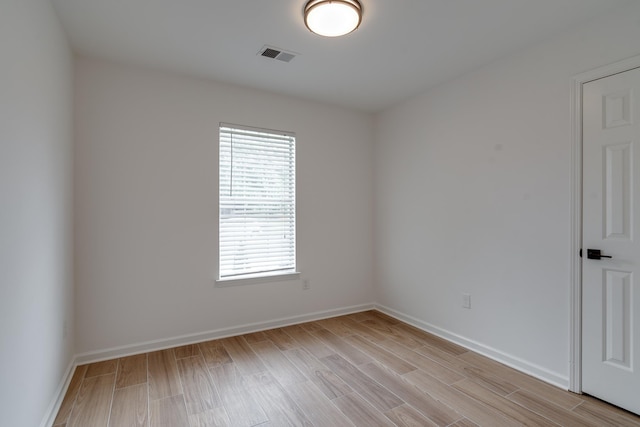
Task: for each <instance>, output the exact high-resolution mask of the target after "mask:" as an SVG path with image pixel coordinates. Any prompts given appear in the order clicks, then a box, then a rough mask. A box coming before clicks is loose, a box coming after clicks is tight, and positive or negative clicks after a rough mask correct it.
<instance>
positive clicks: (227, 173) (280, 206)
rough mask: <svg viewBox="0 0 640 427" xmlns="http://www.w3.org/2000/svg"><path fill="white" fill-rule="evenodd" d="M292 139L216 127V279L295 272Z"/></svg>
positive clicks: (246, 129)
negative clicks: (217, 185)
mask: <svg viewBox="0 0 640 427" xmlns="http://www.w3.org/2000/svg"><path fill="white" fill-rule="evenodd" d="M295 158H296V155H295V135H293V134H291V133H286V132H279V131H269V130H264V129H255V128H249V127H239V126H236V125H226V124H224V123H222V124H220V188H219V198H220V221H219V224H220V225H219V227H220V228H219V239H220V240H219V241H220V244H219V245H220V248H219V249H220V251H219V253H220V260H219V274H220V279H234V278H243V277H256V276H266V275H275V274H279V273H289V272H294V271H295V269H296V253H295V248H296V238H295V237H296V197H295V196H296V183H295V176H296V170H295V169H296V165H295Z"/></svg>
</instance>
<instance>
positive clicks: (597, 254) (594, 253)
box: [587, 249, 612, 259]
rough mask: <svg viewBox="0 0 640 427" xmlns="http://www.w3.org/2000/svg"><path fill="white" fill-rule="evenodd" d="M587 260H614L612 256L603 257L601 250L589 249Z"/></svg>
mask: <svg viewBox="0 0 640 427" xmlns="http://www.w3.org/2000/svg"><path fill="white" fill-rule="evenodd" d="M587 258H589V259H601V258H612V257H611V256H610V255H602V251H600V249H587Z"/></svg>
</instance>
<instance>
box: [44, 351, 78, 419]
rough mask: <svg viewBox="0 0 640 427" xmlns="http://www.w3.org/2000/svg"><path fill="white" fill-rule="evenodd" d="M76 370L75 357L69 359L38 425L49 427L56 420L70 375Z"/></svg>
mask: <svg viewBox="0 0 640 427" xmlns="http://www.w3.org/2000/svg"><path fill="white" fill-rule="evenodd" d="M75 370H76V363H75V358H72V359H71V362H69V366H67V370H66V371H65V373H64V375H63V376H62V379H61V380H60V384H59V385H58V388H57V389H56V393H55V395H54V398H53V400H52V401H51V403H50V404H49V407H48V408H47V411H46V412H45V415H44V417H43V418H42V422H41V423H40V427H51V426H52V425H53V422H54V421H55V420H56V415H58V411H59V410H60V406H62V400H63V399H64V395H65V394H66V393H67V389H68V388H69V383H70V382H71V377H72V376H73V372H74V371H75Z"/></svg>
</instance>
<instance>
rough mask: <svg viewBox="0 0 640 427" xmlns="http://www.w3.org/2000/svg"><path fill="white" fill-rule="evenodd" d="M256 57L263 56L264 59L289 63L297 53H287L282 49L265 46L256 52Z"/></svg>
mask: <svg viewBox="0 0 640 427" xmlns="http://www.w3.org/2000/svg"><path fill="white" fill-rule="evenodd" d="M258 55H260V56H264V57H265V58H270V59H277V60H278V61H282V62H291V60H292V59H293V58H295V57H296V56H298V54H297V53H294V52H287V51H285V50H284V49H280V48H277V47H273V46H267V45H264V46H262V48H261V49H260V50H259V51H258Z"/></svg>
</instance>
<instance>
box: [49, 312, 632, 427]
mask: <svg viewBox="0 0 640 427" xmlns="http://www.w3.org/2000/svg"><path fill="white" fill-rule="evenodd" d="M54 425H55V426H56V427H58V426H59V427H62V426H64V427H72V426H73V427H75V426H82V427H98V426H105V427H107V426H114V427H129V426H131V427H135V426H141V427H156V426H167V427H169V426H171V427H173V426H176V427H178V426H184V427H208V426H233V427H236V426H237V427H242V426H247V427H249V426H258V425H260V426H331V427H334V426H367V427H368V426H403V427H409V426H413V427H415V426H432V427H433V426H443V427H444V426H451V427H476V426H491V427H496V426H497V427H499V426H506V427H508V426H522V425H524V426H587V427H588V426H636V427H640V417H638V416H635V415H633V414H631V413H628V412H625V411H623V410H621V409H618V408H616V407H613V406H611V405H607V404H605V403H603V402H601V401H599V400H596V399H593V398H591V397H588V396H579V395H576V394H572V393H569V392H565V391H563V390H560V389H558V388H556V387H553V386H550V385H548V384H546V383H544V382H542V381H539V380H537V379H535V378H532V377H530V376H527V375H525V374H522V373H521V372H518V371H516V370H514V369H511V368H508V367H506V366H503V365H501V364H499V363H497V362H495V361H493V360H490V359H487V358H485V357H483V356H480V355H478V354H476V353H473V352H471V351H467V350H466V349H464V348H462V347H460V346H458V345H455V344H453V343H450V342H448V341H446V340H443V339H441V338H438V337H435V336H433V335H430V334H427V333H425V332H423V331H420V330H418V329H416V328H413V327H411V326H409V325H406V324H404V323H402V322H399V321H398V320H395V319H392V318H390V317H388V316H386V315H384V314H382V313H379V312H377V311H367V312H363V313H357V314H352V315H348V316H341V317H336V318H332V319H325V320H320V321H317V322H309V323H304V324H300V325H295V326H288V327H285V328H277V329H273V330H270V331H262V332H256V333H252V334H247V335H243V336H238V337H231V338H225V339H220V340H214V341H208V342H203V343H199V344H193V345H187V346H182V347H177V348H172V349H168V350H162V351H154V352H151V353H146V354H140V355H136V356H130V357H123V358H120V359H115V360H109V361H104V362H97V363H92V364H89V365H84V366H79V367H77V368H76V371H75V372H74V375H73V377H72V380H71V383H70V386H69V389H68V391H67V394H66V396H65V398H64V401H63V402H62V406H61V408H60V410H59V412H58V415H57V418H56V420H55V422H54Z"/></svg>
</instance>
